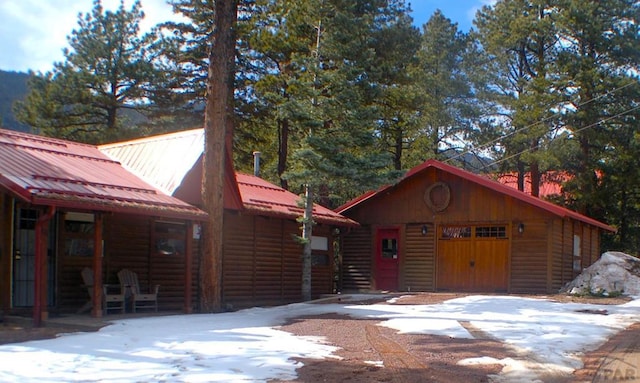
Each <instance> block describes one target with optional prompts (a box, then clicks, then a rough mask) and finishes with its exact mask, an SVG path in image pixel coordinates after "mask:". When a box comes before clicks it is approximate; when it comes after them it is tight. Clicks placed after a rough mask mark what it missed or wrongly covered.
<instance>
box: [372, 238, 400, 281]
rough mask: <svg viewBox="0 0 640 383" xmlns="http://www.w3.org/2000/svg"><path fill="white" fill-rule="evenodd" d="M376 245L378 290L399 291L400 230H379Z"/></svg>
mask: <svg viewBox="0 0 640 383" xmlns="http://www.w3.org/2000/svg"><path fill="white" fill-rule="evenodd" d="M376 238H377V245H376V288H377V289H378V290H389V291H393V290H398V262H399V258H400V257H399V255H400V247H399V243H400V240H399V239H400V235H399V233H398V229H378V231H377V235H376Z"/></svg>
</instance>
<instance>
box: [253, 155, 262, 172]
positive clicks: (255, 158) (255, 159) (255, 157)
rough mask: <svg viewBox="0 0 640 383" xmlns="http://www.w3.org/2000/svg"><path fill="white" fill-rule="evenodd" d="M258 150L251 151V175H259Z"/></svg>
mask: <svg viewBox="0 0 640 383" xmlns="http://www.w3.org/2000/svg"><path fill="white" fill-rule="evenodd" d="M260 154H261V153H260V152H253V175H254V176H256V177H260Z"/></svg>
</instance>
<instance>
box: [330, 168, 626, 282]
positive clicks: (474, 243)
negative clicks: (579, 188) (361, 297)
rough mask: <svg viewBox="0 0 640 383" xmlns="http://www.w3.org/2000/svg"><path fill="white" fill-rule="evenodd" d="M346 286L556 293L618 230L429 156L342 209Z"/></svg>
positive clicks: (344, 277)
mask: <svg viewBox="0 0 640 383" xmlns="http://www.w3.org/2000/svg"><path fill="white" fill-rule="evenodd" d="M336 212H338V213H341V214H343V215H345V216H347V217H349V218H351V219H353V220H355V221H357V222H359V223H360V226H359V227H356V228H352V229H351V230H349V231H348V232H347V233H346V234H345V235H344V237H343V239H342V262H343V264H342V270H343V272H342V290H343V291H367V290H391V291H455V292H459V291H469V292H510V293H553V292H557V291H558V290H559V289H560V288H561V287H562V286H563V285H564V284H566V283H567V282H569V281H571V280H572V279H573V278H575V277H576V276H577V275H578V274H579V273H580V272H581V271H582V269H583V268H586V267H588V266H589V265H591V264H592V263H593V262H595V261H596V260H597V259H598V258H599V256H600V236H601V233H602V232H611V231H615V229H614V228H612V227H610V226H608V225H606V224H604V223H602V222H598V221H596V220H594V219H591V218H589V217H586V216H584V215H581V214H578V213H576V212H574V211H571V210H568V209H565V208H563V207H560V206H557V205H555V204H552V203H549V202H547V201H544V200H541V199H539V198H536V197H532V196H530V195H528V194H526V193H523V192H520V191H518V190H517V189H514V188H511V187H508V186H505V185H503V184H501V183H499V182H496V181H493V180H491V179H489V178H487V177H484V176H480V175H476V174H473V173H470V172H467V171H465V170H462V169H459V168H457V167H454V166H451V165H448V164H445V163H442V162H439V161H436V160H428V161H426V162H424V163H423V164H421V165H419V166H417V167H415V168H413V169H411V170H410V171H409V172H407V174H406V175H405V176H404V177H403V178H402V179H400V180H399V181H398V182H397V183H395V184H393V185H388V186H385V187H382V188H381V189H379V190H377V191H372V192H369V193H365V194H364V195H362V196H360V197H358V198H356V199H354V200H352V201H350V202H348V203H346V204H345V205H343V206H341V207H339V208H338V209H336Z"/></svg>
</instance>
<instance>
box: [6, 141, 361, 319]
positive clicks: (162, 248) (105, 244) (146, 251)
mask: <svg viewBox="0 0 640 383" xmlns="http://www.w3.org/2000/svg"><path fill="white" fill-rule="evenodd" d="M203 142H204V139H203V131H202V129H196V130H194V131H188V132H179V133H174V134H168V135H162V136H157V137H151V138H147V139H141V140H134V141H129V142H125V143H118V144H112V145H104V146H100V147H98V146H94V145H86V144H79V143H74V142H70V141H65V140H59V139H53V138H46V137H40V136H37V135H32V134H26V133H19V132H14V131H9V130H2V129H0V238H1V240H0V309H1V310H2V312H3V313H15V314H26V313H29V312H31V313H32V315H33V322H34V325H36V326H38V325H41V323H42V322H43V321H44V320H46V319H47V318H48V316H49V313H55V314H57V313H70V312H76V311H77V310H78V309H79V308H81V307H83V305H84V306H86V304H87V303H90V307H92V309H91V314H92V315H93V316H96V317H100V316H102V315H103V314H105V313H104V312H103V305H102V291H103V290H102V287H103V286H104V285H105V284H107V285H118V279H117V273H118V271H120V270H122V269H124V268H127V269H130V270H133V271H134V272H135V273H137V275H138V277H139V280H140V284H141V285H146V286H152V285H155V284H159V285H160V286H161V288H160V293H159V294H158V308H159V310H161V311H176V310H182V311H183V312H186V313H191V312H193V311H194V310H195V311H197V310H198V308H199V286H200V284H199V261H200V254H201V249H200V240H201V238H200V235H199V232H200V227H201V224H202V222H204V221H206V213H205V212H204V211H202V210H201V209H199V208H198V207H196V206H194V204H200V205H201V200H200V188H201V183H202V181H201V175H202V160H201V157H202V150H203ZM127 154H130V155H133V157H131V158H129V157H126V155H127ZM116 157H119V158H118V159H114V158H116ZM138 171H139V173H138ZM172 194H174V195H172ZM298 199H299V198H298V196H296V195H294V194H292V193H290V192H288V191H285V190H284V189H282V188H279V187H277V186H275V185H272V184H270V183H268V182H266V181H264V180H262V179H260V178H259V177H255V176H251V175H244V174H235V172H234V171H233V166H232V163H231V161H227V165H226V171H225V190H224V203H225V233H224V255H223V259H224V260H223V268H224V270H223V290H224V291H223V301H224V303H225V304H226V305H227V307H228V308H240V307H249V306H255V305H273V304H282V303H290V302H294V301H299V300H301V298H302V294H301V280H302V277H301V272H302V260H301V250H302V246H301V245H299V244H298V243H297V242H296V240H295V239H294V235H296V234H298V233H299V232H300V230H299V224H298V223H297V222H296V218H297V217H299V216H300V215H301V212H302V209H300V208H299V207H298V206H297V201H298ZM314 220H315V221H316V222H317V223H318V225H317V226H315V228H314V230H315V232H314V238H313V243H312V244H313V249H314V250H313V257H314V266H313V275H312V294H313V295H314V296H319V295H321V294H325V293H331V292H332V291H333V290H334V289H335V287H334V283H335V280H334V256H333V238H332V236H333V229H334V228H335V227H344V226H355V225H356V223H355V222H353V221H351V220H349V219H347V218H345V217H343V216H341V215H340V214H337V213H335V212H333V211H331V210H329V209H326V208H324V207H322V206H319V205H316V206H314ZM167 249H170V251H169V250H167ZM86 267H88V268H91V269H92V271H93V278H92V279H93V286H92V287H91V288H90V289H91V292H92V294H91V296H92V299H91V300H90V302H87V300H89V299H90V298H89V294H88V292H87V286H83V279H82V276H81V272H82V270H83V269H84V268H86Z"/></svg>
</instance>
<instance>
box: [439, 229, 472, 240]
mask: <svg viewBox="0 0 640 383" xmlns="http://www.w3.org/2000/svg"><path fill="white" fill-rule="evenodd" d="M441 238H443V239H448V238H471V226H442V237H441Z"/></svg>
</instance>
